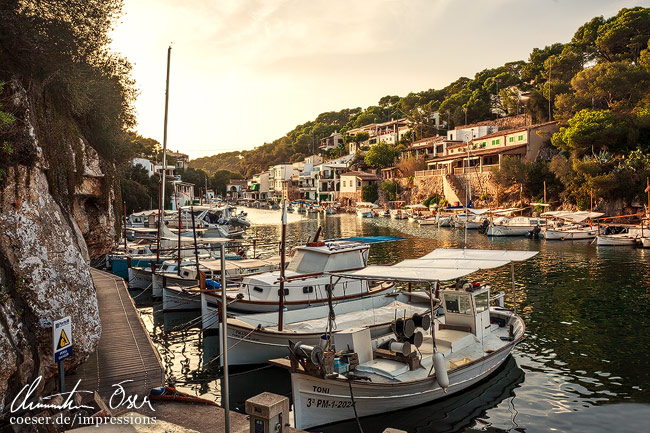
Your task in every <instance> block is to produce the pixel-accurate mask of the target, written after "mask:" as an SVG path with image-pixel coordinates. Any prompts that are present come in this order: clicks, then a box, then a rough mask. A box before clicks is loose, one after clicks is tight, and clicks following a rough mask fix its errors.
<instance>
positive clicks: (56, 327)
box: [52, 316, 72, 362]
mask: <svg viewBox="0 0 650 433" xmlns="http://www.w3.org/2000/svg"><path fill="white" fill-rule="evenodd" d="M52 336H53V343H54V345H53V347H54V362H60V361H63V360H64V359H66V358H67V357H69V356H71V355H72V320H71V319H70V316H68V317H64V318H63V319H59V320H57V321H55V322H54V324H53V326H52Z"/></svg>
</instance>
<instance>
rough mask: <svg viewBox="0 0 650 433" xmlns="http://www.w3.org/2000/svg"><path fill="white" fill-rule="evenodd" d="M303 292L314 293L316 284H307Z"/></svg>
mask: <svg viewBox="0 0 650 433" xmlns="http://www.w3.org/2000/svg"><path fill="white" fill-rule="evenodd" d="M302 293H314V286H305V287H303V288H302Z"/></svg>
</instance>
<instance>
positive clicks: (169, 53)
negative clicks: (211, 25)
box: [160, 45, 172, 212]
mask: <svg viewBox="0 0 650 433" xmlns="http://www.w3.org/2000/svg"><path fill="white" fill-rule="evenodd" d="M171 56H172V47H171V45H170V46H169V47H168V48H167V81H166V83H165V125H164V130H163V163H162V165H163V166H162V176H161V177H160V179H161V182H162V196H161V201H160V203H161V204H160V209H161V211H162V212H164V211H165V177H166V174H167V113H168V108H169V64H170V61H171Z"/></svg>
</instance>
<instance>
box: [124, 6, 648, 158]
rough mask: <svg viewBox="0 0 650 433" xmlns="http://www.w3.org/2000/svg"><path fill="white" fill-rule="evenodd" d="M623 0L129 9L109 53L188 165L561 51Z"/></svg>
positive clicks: (152, 133) (143, 122)
mask: <svg viewBox="0 0 650 433" xmlns="http://www.w3.org/2000/svg"><path fill="white" fill-rule="evenodd" d="M649 3H650V1H640V0H637V1H627V0H408V1H407V0H402V1H380V0H374V1H372V0H370V1H365V0H364V1H355V0H348V1H338V0H329V1H319V0H302V1H300V0H277V1H271V0H257V1H254V0H232V1H225V0H220V1H203V0H194V1H191V2H180V1H177V0H125V6H124V15H123V16H122V17H121V19H120V20H119V22H118V24H117V26H116V29H115V31H114V33H113V35H112V37H113V44H112V48H113V50H114V51H117V52H119V53H121V54H123V55H124V56H126V57H127V58H128V59H129V60H130V61H131V62H132V63H133V76H134V78H135V80H136V82H137V87H138V89H139V92H140V93H139V97H138V100H137V102H136V109H137V118H138V127H137V129H138V132H139V133H140V134H141V135H144V136H145V137H151V138H155V139H157V140H159V141H160V142H162V137H163V117H164V96H165V95H164V92H165V62H166V55H167V47H168V45H169V44H170V42H171V43H172V64H171V81H170V83H171V84H170V99H169V126H168V148H169V149H171V150H174V151H176V150H179V151H181V152H184V153H188V154H189V155H190V157H191V158H197V157H200V156H206V155H213V154H216V153H220V152H226V151H231V150H247V149H252V148H253V147H256V146H259V145H261V144H263V143H264V142H270V141H273V140H274V139H276V138H279V137H281V136H283V135H284V134H285V133H287V132H288V131H290V130H291V129H293V128H294V127H295V126H296V125H298V124H300V123H304V122H306V121H309V120H312V119H313V118H314V117H315V116H316V115H318V114H319V113H321V112H324V111H334V110H340V109H342V108H352V107H364V108H365V107H367V106H369V105H374V104H376V103H377V101H378V100H379V98H381V97H382V96H384V95H388V94H391V95H399V96H404V95H406V94H407V93H409V92H410V91H415V92H417V91H421V90H426V89H429V88H441V87H444V86H446V85H447V84H449V83H450V82H451V81H453V80H455V79H456V78H458V77H459V76H468V77H472V76H473V75H474V74H475V73H476V72H477V71H479V70H482V69H485V68H492V67H497V66H500V65H502V64H503V63H505V62H508V61H514V60H526V59H527V58H528V54H529V53H530V51H531V50H532V49H533V48H534V47H543V46H544V45H549V44H551V43H554V42H568V41H569V40H570V39H571V37H572V35H573V33H574V32H575V31H576V30H577V28H578V27H579V26H580V25H582V24H584V23H585V22H586V21H588V20H589V19H591V18H593V17H594V16H598V15H603V16H605V17H609V16H612V15H614V14H616V12H618V10H619V9H621V8H623V7H633V6H648V5H649Z"/></svg>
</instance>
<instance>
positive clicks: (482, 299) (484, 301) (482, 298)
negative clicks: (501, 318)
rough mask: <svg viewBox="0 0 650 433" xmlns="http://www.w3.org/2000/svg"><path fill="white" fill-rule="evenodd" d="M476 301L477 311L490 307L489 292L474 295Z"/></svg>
mask: <svg viewBox="0 0 650 433" xmlns="http://www.w3.org/2000/svg"><path fill="white" fill-rule="evenodd" d="M474 302H475V303H476V312H477V313H480V312H483V311H485V310H487V309H489V308H490V303H489V300H488V292H485V293H481V294H479V295H476V296H475V297H474Z"/></svg>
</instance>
